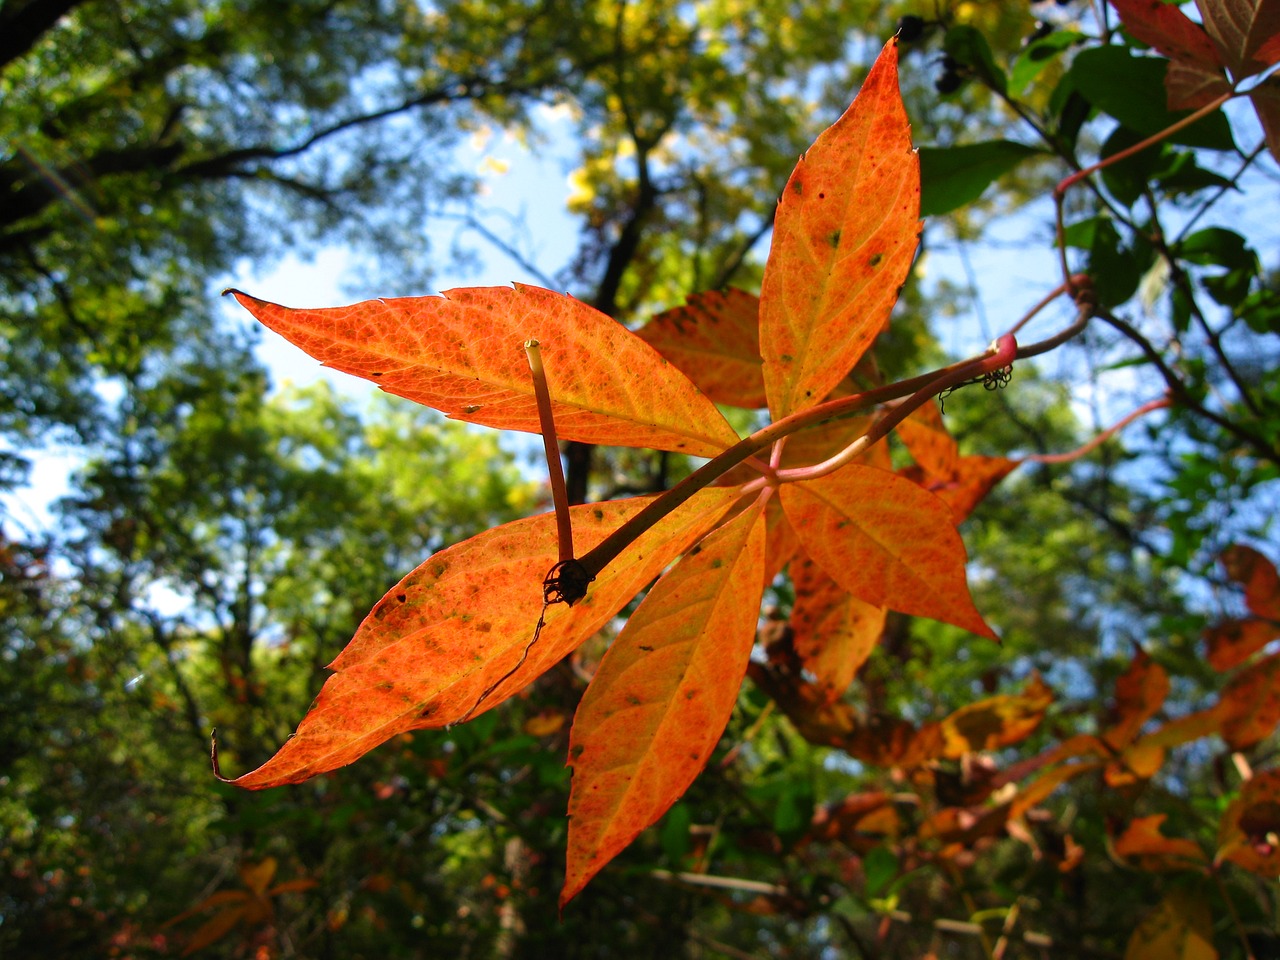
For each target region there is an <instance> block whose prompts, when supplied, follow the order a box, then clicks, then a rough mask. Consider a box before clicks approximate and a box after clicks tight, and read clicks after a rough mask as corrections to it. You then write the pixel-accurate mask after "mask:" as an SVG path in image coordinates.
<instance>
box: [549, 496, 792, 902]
mask: <svg viewBox="0 0 1280 960" xmlns="http://www.w3.org/2000/svg"><path fill="white" fill-rule="evenodd" d="M765 527H766V524H765V522H764V520H763V510H762V507H761V504H760V503H759V501H757V502H756V503H755V504H753V505H752V506H751V507H749V508H748V509H746V510H744V511H743V512H742V513H741V514H739V515H738V516H737V517H736V518H734V520H732V521H731V522H730V523H728V524H726V525H725V526H723V527H721V528H720V529H718V530H716V531H715V532H713V533H712V534H710V535H709V536H707V537H706V538H705V539H704V540H703V541H702V542H701V543H700V544H698V546H697V547H695V548H694V549H693V550H691V551H690V552H689V553H688V554H686V555H685V556H684V557H683V558H682V559H681V560H680V562H679V563H678V564H677V565H676V566H675V567H673V568H672V569H671V571H670V572H669V573H667V575H666V576H664V577H663V578H662V579H661V580H659V581H658V583H657V584H656V585H655V586H654V587H653V589H652V590H650V591H649V594H648V596H646V597H645V599H644V601H643V602H642V603H641V604H640V607H639V608H638V609H637V610H636V612H635V613H634V614H632V616H631V619H630V620H629V621H628V622H627V626H626V628H625V629H624V630H623V631H622V633H621V634H620V635H619V636H618V638H617V639H616V640H615V641H614V642H613V645H612V646H611V647H610V648H609V652H608V653H607V654H606V655H605V657H604V659H603V660H602V661H601V663H600V668H599V669H598V670H597V671H596V675H595V677H594V678H593V679H592V681H591V685H590V686H589V687H588V688H587V692H586V693H585V694H584V695H583V698H582V703H581V704H580V705H579V707H578V712H577V715H576V716H575V717H574V721H573V730H572V732H571V734H570V739H569V760H570V764H571V765H572V766H573V790H572V793H571V795H570V798H569V818H570V819H569V847H568V860H567V864H566V875H565V884H564V889H563V891H562V892H561V895H560V903H561V905H562V906H563V905H564V904H565V903H567V902H568V901H569V900H570V899H572V898H573V897H574V896H575V895H576V894H577V893H578V891H580V890H581V889H582V888H583V887H584V886H585V885H586V883H587V882H588V881H589V880H590V879H591V878H592V877H593V876H595V874H596V873H597V872H599V870H600V869H601V868H602V867H603V866H604V865H605V864H606V863H608V862H609V861H610V860H611V859H613V857H614V856H615V855H616V854H617V853H618V852H619V851H621V850H622V849H623V848H624V847H626V846H627V844H629V843H630V842H631V841H632V840H634V839H635V838H636V836H637V835H639V833H640V832H641V831H642V830H644V829H645V828H646V827H648V826H649V825H650V824H652V823H654V822H655V821H656V820H657V819H658V818H659V817H661V816H662V814H664V813H665V812H666V811H667V809H668V808H669V807H670V806H671V805H672V804H673V803H674V802H675V801H676V800H677V799H678V798H679V797H680V795H681V794H683V793H684V791H685V790H686V789H687V788H688V786H689V784H691V783H692V782H693V780H694V778H695V777H696V776H697V775H698V773H699V772H700V771H701V770H702V768H703V766H704V765H705V764H706V762H707V759H708V758H709V757H710V756H711V752H712V750H714V749H715V746H716V743H717V742H718V741H719V739H720V734H721V733H722V732H723V730H724V728H725V725H726V724H727V723H728V722H729V715H730V714H731V713H732V711H733V706H734V703H735V702H736V701H737V696H738V687H739V685H740V684H741V681H742V677H743V675H744V674H745V673H746V670H747V660H748V659H749V657H750V655H751V647H752V645H753V644H754V642H755V633H756V620H757V616H758V613H759V609H760V597H761V594H762V592H763V579H764V578H763V569H764V546H765Z"/></svg>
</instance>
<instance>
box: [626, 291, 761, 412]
mask: <svg viewBox="0 0 1280 960" xmlns="http://www.w3.org/2000/svg"><path fill="white" fill-rule="evenodd" d="M636 336H638V337H639V338H640V339H641V340H643V341H645V343H647V344H649V345H650V346H652V347H653V348H654V349H655V350H657V351H658V352H659V353H660V354H662V355H663V356H664V357H666V358H667V359H668V360H670V361H671V362H672V363H673V364H675V366H676V367H677V368H678V369H680V370H682V371H683V372H684V373H685V375H686V376H688V377H689V379H690V380H692V381H693V382H694V384H695V385H696V386H697V387H698V389H699V390H701V391H702V392H703V393H705V394H706V395H707V396H708V397H710V398H711V399H712V400H714V401H715V402H716V403H724V404H728V405H729V406H731V407H747V408H749V409H751V408H755V407H763V406H764V405H765V396H764V375H763V374H762V373H761V372H760V298H759V297H757V296H756V295H755V294H752V293H747V292H745V291H743V290H736V289H734V288H732V287H730V288H728V289H726V290H724V291H723V292H722V291H719V290H708V291H706V292H705V293H695V294H694V295H693V296H691V297H689V301H688V303H687V304H685V305H684V306H683V307H676V308H675V309H673V310H667V311H664V312H663V313H660V314H658V315H657V316H656V317H654V318H653V319H652V320H650V321H649V322H648V323H646V324H645V325H644V326H643V327H641V328H640V329H639V330H637V331H636Z"/></svg>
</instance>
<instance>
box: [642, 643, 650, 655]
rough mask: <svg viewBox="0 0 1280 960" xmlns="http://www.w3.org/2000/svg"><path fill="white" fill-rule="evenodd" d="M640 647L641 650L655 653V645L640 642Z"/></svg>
mask: <svg viewBox="0 0 1280 960" xmlns="http://www.w3.org/2000/svg"><path fill="white" fill-rule="evenodd" d="M639 647H640V649H641V650H643V651H644V652H645V653H653V647H649V646H646V645H645V644H643V643H642V644H639Z"/></svg>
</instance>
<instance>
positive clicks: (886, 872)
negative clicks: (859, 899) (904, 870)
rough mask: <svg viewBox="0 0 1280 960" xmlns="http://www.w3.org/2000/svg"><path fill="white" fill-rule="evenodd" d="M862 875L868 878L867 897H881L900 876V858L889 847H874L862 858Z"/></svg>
mask: <svg viewBox="0 0 1280 960" xmlns="http://www.w3.org/2000/svg"><path fill="white" fill-rule="evenodd" d="M862 873H863V875H864V876H865V877H866V878H867V887H866V891H867V896H868V897H876V896H879V895H880V892H881V891H882V890H884V888H885V887H887V886H888V885H889V883H890V882H892V880H893V878H894V877H896V876H897V875H898V858H897V857H896V856H894V853H893V851H892V850H890V849H889V848H888V847H873V848H872V849H871V850H870V851H868V853H867V855H866V856H865V857H863V858H862Z"/></svg>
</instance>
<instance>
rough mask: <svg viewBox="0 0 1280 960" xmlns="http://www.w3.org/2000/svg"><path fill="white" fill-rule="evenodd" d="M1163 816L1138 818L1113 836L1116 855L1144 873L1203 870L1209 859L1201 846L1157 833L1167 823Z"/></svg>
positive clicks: (1161, 814)
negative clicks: (1134, 864)
mask: <svg viewBox="0 0 1280 960" xmlns="http://www.w3.org/2000/svg"><path fill="white" fill-rule="evenodd" d="M1166 819H1167V818H1166V815H1165V814H1163V813H1158V814H1155V815H1154V816H1150V817H1138V818H1137V819H1136V820H1134V821H1132V822H1131V823H1130V824H1129V826H1127V827H1126V828H1125V831H1124V833H1122V834H1120V836H1118V837H1116V840H1115V850H1116V853H1117V854H1118V855H1120V856H1122V857H1124V858H1125V859H1126V860H1135V861H1137V864H1138V866H1139V867H1140V868H1141V869H1143V870H1151V871H1159V870H1188V869H1200V870H1202V869H1204V868H1205V867H1207V866H1208V864H1209V858H1208V857H1206V856H1205V855H1204V851H1203V850H1201V849H1200V845H1199V844H1198V843H1195V842H1193V841H1191V840H1183V839H1179V838H1171V837H1166V836H1165V835H1164V834H1163V833H1161V832H1160V824H1162V823H1164V821H1165V820H1166Z"/></svg>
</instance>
